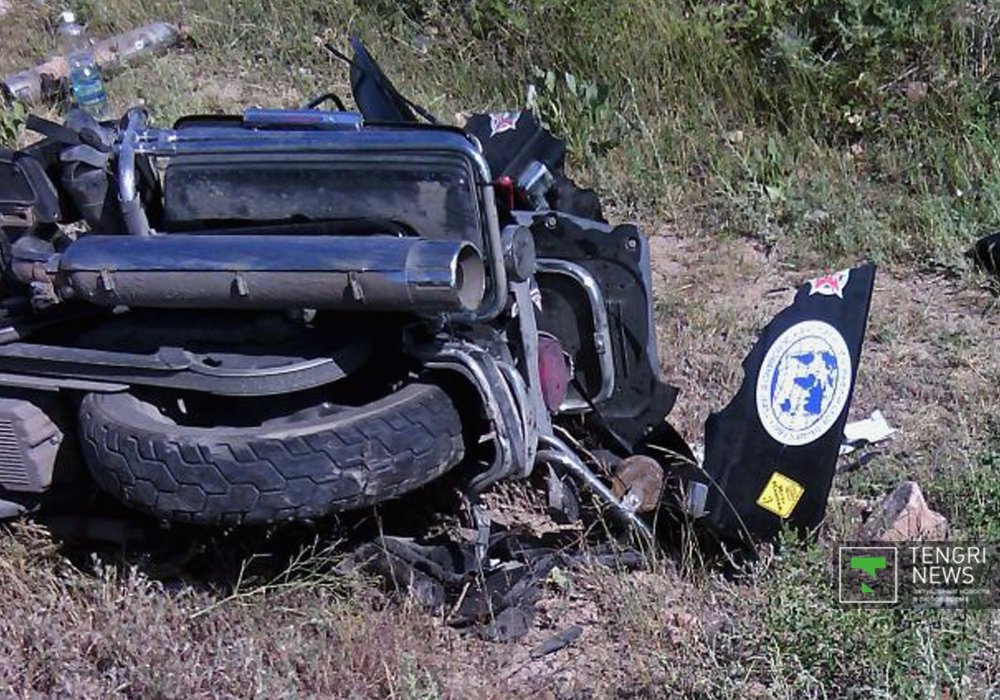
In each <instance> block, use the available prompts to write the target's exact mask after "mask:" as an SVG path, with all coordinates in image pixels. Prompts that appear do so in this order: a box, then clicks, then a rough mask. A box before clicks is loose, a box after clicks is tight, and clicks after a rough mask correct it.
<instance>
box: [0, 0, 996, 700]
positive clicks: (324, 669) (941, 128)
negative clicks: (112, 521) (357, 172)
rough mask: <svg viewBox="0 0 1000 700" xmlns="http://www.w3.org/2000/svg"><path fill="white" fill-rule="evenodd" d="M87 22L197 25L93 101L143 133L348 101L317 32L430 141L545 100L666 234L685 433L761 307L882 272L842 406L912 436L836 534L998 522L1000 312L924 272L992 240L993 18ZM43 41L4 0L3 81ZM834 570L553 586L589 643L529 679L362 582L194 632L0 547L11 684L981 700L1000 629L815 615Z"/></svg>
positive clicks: (361, 7) (924, 619)
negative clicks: (912, 507) (381, 77)
mask: <svg viewBox="0 0 1000 700" xmlns="http://www.w3.org/2000/svg"><path fill="white" fill-rule="evenodd" d="M74 6H75V7H76V9H78V10H79V11H80V13H81V15H82V16H84V17H89V18H92V20H93V25H94V28H95V31H96V32H98V33H106V32H111V31H116V30H120V29H125V28H128V27H131V26H134V25H135V24H137V23H140V22H143V21H146V20H149V19H153V18H156V19H160V18H162V19H168V20H171V21H174V22H178V23H181V24H184V25H186V26H187V27H188V29H189V33H190V37H191V43H190V46H188V47H187V48H185V49H184V50H182V51H174V52H171V53H170V54H168V55H166V56H163V57H159V58H157V59H155V60H153V61H151V62H148V63H145V64H143V65H141V66H138V67H136V68H134V69H132V70H129V71H127V72H124V73H123V74H121V75H119V76H117V77H115V78H114V79H113V80H112V81H111V82H110V84H109V91H110V94H111V97H112V100H113V101H114V102H115V105H116V107H118V108H123V107H125V106H126V105H127V104H129V103H131V102H133V101H134V100H135V99H137V98H139V99H142V100H144V101H145V103H146V105H147V107H148V108H149V109H150V111H151V112H152V114H153V115H154V117H155V118H156V119H157V120H159V121H160V122H161V123H169V122H170V121H171V120H172V119H174V118H175V117H177V116H179V115H181V114H184V113H187V112H191V111H220V110H232V109H235V108H238V107H239V106H242V105H246V104H266V105H275V106H282V105H283V106H290V105H294V104H298V103H300V102H301V101H302V100H303V98H304V97H306V96H308V95H311V94H315V93H318V92H320V91H322V90H325V89H329V88H333V89H336V90H339V91H340V92H341V93H346V92H347V88H346V80H345V71H344V70H343V68H342V66H340V65H337V64H336V63H334V62H332V61H330V60H329V59H328V58H327V57H325V56H324V55H323V53H322V52H321V51H319V50H318V49H317V46H316V41H317V39H318V38H330V39H332V40H333V41H335V43H341V44H342V43H343V38H344V37H345V35H346V34H348V33H349V32H359V33H361V34H363V35H364V37H365V38H366V40H367V41H368V42H369V44H370V46H371V48H372V49H373V51H374V52H375V54H376V55H377V56H379V58H380V60H382V61H383V63H384V64H385V67H386V69H387V72H388V73H389V74H390V75H392V76H393V77H394V78H395V79H396V80H397V82H398V84H399V85H400V86H402V87H403V88H404V91H405V92H407V93H408V94H410V95H411V96H412V97H413V98H414V99H416V100H418V101H420V102H422V103H424V104H426V105H427V106H429V107H430V108H431V109H432V110H433V111H435V112H436V113H438V114H440V115H442V116H443V117H445V118H446V119H450V118H452V116H453V115H454V114H455V113H456V112H458V111H459V110H477V109H483V108H487V107H492V108H498V107H502V106H509V105H514V104H518V103H520V102H522V100H523V96H524V94H525V84H526V83H527V81H528V80H533V81H534V82H535V84H536V86H537V106H538V109H539V110H540V112H541V113H542V114H543V116H544V117H545V118H546V120H547V121H548V122H549V123H550V124H551V125H552V126H553V128H555V129H556V130H557V131H559V132H560V133H561V134H562V135H564V136H565V137H566V138H567V140H568V141H569V143H570V145H571V149H572V153H571V160H572V167H573V169H574V172H575V174H578V175H579V176H580V177H581V178H582V179H584V180H586V181H587V182H589V183H591V184H593V185H595V186H597V187H598V188H599V189H601V190H602V192H603V193H604V195H605V196H606V198H607V200H608V201H609V202H610V203H611V205H612V207H613V209H614V210H615V211H616V213H617V214H618V215H620V216H631V217H637V218H639V219H640V220H642V221H644V222H646V223H647V224H648V228H649V230H650V232H651V233H652V234H653V246H654V252H655V255H656V259H655V262H654V265H655V272H656V276H657V292H658V301H659V304H660V308H661V309H662V314H661V318H660V321H661V324H660V326H661V334H662V336H663V343H664V345H665V346H666V348H667V352H665V353H664V357H665V358H666V359H665V371H666V372H667V373H668V375H669V377H670V379H671V380H673V381H675V382H676V383H678V384H679V385H681V386H682V388H683V389H684V390H685V395H684V396H685V398H684V400H683V402H682V404H681V406H680V407H679V409H678V411H677V413H676V414H675V415H674V417H673V418H674V420H676V421H677V422H678V423H679V424H680V425H681V427H682V429H683V430H684V432H685V433H686V434H687V435H688V436H689V437H691V438H694V439H697V437H698V431H699V427H698V426H700V424H701V421H702V420H703V419H704V416H705V414H706V413H707V411H708V410H710V409H711V408H712V407H716V406H717V405H718V402H719V400H720V397H721V396H725V395H727V393H728V392H730V391H731V390H732V389H733V388H734V387H735V386H736V384H738V382H739V380H740V375H739V368H738V360H739V357H740V355H741V354H742V352H743V350H744V349H745V348H746V347H747V346H748V344H749V343H750V342H751V339H752V337H753V333H754V331H755V329H756V328H758V327H759V326H760V325H761V324H762V323H764V322H765V321H766V319H767V318H768V316H769V314H771V313H773V312H774V311H775V310H776V308H777V307H778V306H780V304H781V303H782V300H781V299H779V298H774V297H767V296H765V292H766V291H767V290H769V289H772V288H776V287H780V286H783V285H787V284H790V283H794V282H795V281H797V280H800V279H801V278H802V277H803V276H804V275H805V273H804V272H803V269H804V268H806V267H808V266H810V265H812V266H816V265H817V263H818V262H819V261H822V264H823V265H831V264H834V263H840V262H842V261H845V260H853V259H856V258H858V257H862V256H867V255H871V256H874V257H877V258H879V259H881V260H885V261H887V262H888V268H887V270H888V274H885V275H883V278H882V281H880V283H879V289H878V298H877V301H876V307H875V310H874V312H873V317H872V326H871V334H870V339H869V344H868V346H867V348H866V360H865V364H864V366H863V367H862V370H861V376H860V379H859V381H860V384H859V389H858V398H857V406H856V414H857V415H862V414H863V412H864V411H867V410H871V409H872V408H875V407H880V408H883V409H885V410H886V411H887V413H888V415H889V416H890V419H891V420H894V421H896V422H898V423H899V424H900V425H901V427H902V428H903V433H902V437H901V438H900V440H898V441H897V443H896V444H895V445H894V446H893V448H892V449H891V450H890V452H889V454H888V455H887V456H886V457H885V458H883V459H880V460H878V461H876V462H875V463H874V466H872V467H870V468H869V469H867V470H863V471H862V472H859V473H857V474H853V475H850V476H849V477H845V478H842V479H840V480H838V484H837V489H838V490H837V494H836V495H837V498H838V500H835V502H834V506H833V508H832V513H831V517H830V520H829V522H828V523H827V525H826V526H825V530H824V538H825V541H828V540H830V539H832V538H834V537H836V536H838V535H842V534H844V533H846V532H849V531H850V528H851V527H853V526H854V525H856V522H857V519H858V513H857V512H856V508H855V509H854V510H852V508H854V507H855V506H854V505H852V504H855V505H856V503H857V502H856V499H858V498H872V497H875V496H877V495H878V494H879V493H881V492H882V491H883V490H884V489H885V488H886V487H888V486H891V485H892V484H893V483H894V482H895V481H896V480H898V479H899V478H903V477H906V476H914V477H917V478H919V479H920V480H921V481H922V482H923V483H924V484H925V486H926V487H927V491H928V498H929V499H930V500H931V501H932V504H933V505H935V507H938V508H940V509H942V510H944V511H946V512H947V513H948V514H949V515H950V516H952V519H953V522H954V523H955V524H956V526H957V527H958V528H960V529H964V530H965V531H969V532H973V533H990V534H996V533H997V532H998V529H1000V526H998V521H997V519H996V515H995V513H996V510H997V509H996V505H997V503H998V501H1000V493H998V489H997V488H996V487H995V486H993V484H994V483H995V471H996V458H995V457H994V456H993V452H992V451H991V450H989V449H988V448H987V447H986V446H987V445H988V444H989V442H990V440H991V439H992V438H991V436H992V435H993V432H994V431H993V425H992V423H991V421H990V420H989V414H990V413H991V412H992V411H994V410H995V407H996V400H995V388H994V387H995V386H996V382H997V380H1000V361H998V360H996V359H994V358H993V357H992V356H991V355H992V353H991V352H990V351H989V350H990V345H989V344H990V343H994V344H995V342H996V341H997V340H998V338H997V333H996V331H995V330H993V327H994V325H995V324H994V323H993V320H994V317H995V313H996V312H995V310H994V309H992V308H991V307H989V305H988V302H987V301H986V300H987V298H988V297H987V295H985V294H984V293H983V290H981V289H978V288H977V286H976V284H975V282H974V281H973V280H971V279H970V278H968V277H967V276H963V277H960V278H958V279H951V278H945V277H933V276H930V274H929V273H926V272H919V271H918V270H917V268H916V267H915V265H917V264H924V263H928V262H933V263H935V264H945V265H948V266H955V265H957V264H958V259H959V253H960V251H961V250H962V249H963V248H964V246H965V244H966V243H967V242H968V241H969V240H970V239H971V237H972V233H973V232H974V231H976V230H977V229H978V228H980V227H981V226H984V225H989V224H991V223H992V222H993V221H994V220H995V216H996V208H997V201H998V193H1000V181H998V180H997V168H996V158H997V154H996V149H995V146H994V143H993V139H992V136H991V126H992V117H993V107H992V105H993V95H992V92H991V90H992V84H993V75H992V60H993V48H992V43H991V39H990V36H991V32H990V30H991V29H992V27H993V26H994V24H995V23H996V19H995V17H994V16H993V14H991V10H990V8H991V7H992V6H991V5H988V4H986V5H972V4H968V5H966V4H964V3H948V2H923V3H920V2H914V3H910V2H902V0H901V1H900V2H888V1H885V2H862V1H861V0H857V1H854V0H841V1H838V2H833V3H829V2H828V3H820V2H804V3H795V4H791V3H782V2H769V3H759V2H749V3H742V4H739V5H731V4H729V3H725V2H716V3H708V4H696V5H691V6H688V5H686V4H684V3H680V2H676V1H675V0H673V1H672V0H665V1H662V2H654V0H635V1H634V2H627V3H626V2H597V1H596V0H594V1H590V2H587V1H583V2H573V1H571V0H534V1H533V2H505V1H503V0H495V1H493V2H489V1H485V2H484V1H480V2H458V1H457V0H455V1H453V2H449V1H448V0H438V1H437V2H435V1H434V0H424V1H423V2H419V1H417V0H409V1H408V2H388V1H387V0H368V1H367V2H362V1H361V0H358V1H357V2H336V3H335V2H327V3H311V2H310V3H307V2H302V1H298V0H291V1H289V2H281V3H278V2H267V1H265V0H230V1H229V2H208V1H207V0H204V1H201V2H198V1H192V0H170V1H168V2H163V3H152V2H146V1H145V0H133V1H131V2H124V0H103V1H100V2H98V1H95V2H89V3H75V4H74ZM830 8H835V9H837V10H838V12H836V13H831V11H830ZM50 19H51V17H50V16H48V15H47V14H46V13H45V12H44V11H43V10H39V9H38V7H37V6H36V5H35V4H34V3H31V2H28V0H21V2H20V3H17V4H16V7H15V10H14V12H13V13H12V14H11V15H9V16H8V17H5V18H3V19H2V20H0V71H3V72H6V71H7V70H11V69H15V68H20V67H22V66H24V65H28V64H30V63H31V62H32V61H34V60H35V59H38V58H41V57H43V56H44V55H45V54H46V53H47V52H48V51H49V50H51V48H52V40H51V37H50V36H49V34H48V33H47V32H46V27H47V25H46V21H47V20H50ZM567 73H568V74H571V75H572V78H567ZM918 84H926V85H927V95H926V96H925V97H921V96H920V92H921V91H920V88H919V85H918ZM663 222H669V223H666V224H665V223H663ZM733 234H739V236H735V235H733ZM970 494H971V495H972V497H971V498H970V497H969V496H970ZM826 555H827V552H826V551H825V549H824V548H823V546H819V547H816V546H813V547H806V548H804V549H791V550H789V553H786V554H785V555H784V556H783V557H782V558H780V559H778V560H775V561H773V562H769V564H770V566H765V567H763V571H761V572H757V573H755V575H754V577H753V580H752V582H751V583H749V584H741V585H733V584H730V583H725V582H722V581H720V580H717V579H716V577H715V576H714V575H713V574H711V573H707V574H706V573H701V572H698V571H696V570H695V571H692V570H688V569H686V568H685V567H683V566H682V567H680V569H681V570H680V571H678V570H675V568H674V566H673V565H671V564H665V565H662V566H658V567H657V568H656V569H655V570H654V571H653V572H651V573H649V574H644V575H634V576H624V577H623V576H617V575H614V574H609V573H607V572H593V573H592V574H591V575H588V576H572V577H570V579H569V581H568V583H567V582H563V583H562V584H561V585H559V586H555V587H554V588H553V590H552V591H551V592H550V595H549V596H547V598H546V601H545V610H544V615H543V622H548V623H549V624H551V625H552V627H553V628H560V627H561V626H563V625H565V624H567V623H568V622H572V621H578V622H581V623H585V624H586V626H587V632H586V637H585V640H584V641H585V644H582V645H580V646H579V647H578V648H577V649H574V650H571V651H569V652H566V653H565V654H563V655H561V656H556V657H552V658H551V659H548V660H543V661H542V662H532V661H530V660H529V659H528V658H527V650H528V649H530V646H531V643H533V642H535V641H539V639H540V638H541V637H542V636H544V634H545V632H544V631H540V632H538V633H537V634H536V636H535V637H533V638H532V639H529V640H528V641H527V642H525V643H524V644H521V645H517V646H515V647H514V648H512V649H507V648H503V647H496V646H495V645H484V644H480V643H478V642H476V641H474V640H469V639H467V638H465V637H461V636H459V635H458V634H456V633H454V632H452V631H450V630H447V629H445V628H443V627H442V626H441V625H440V624H439V623H438V622H437V621H435V620H432V619H428V618H426V617H425V616H421V615H417V614H413V613H411V612H410V611H409V610H407V609H406V608H405V607H404V608H400V607H399V606H389V607H388V608H385V607H384V606H383V605H382V604H381V602H380V601H379V600H378V599H377V598H373V597H372V595H371V594H370V593H366V592H365V589H364V588H363V587H358V586H356V585H355V584H354V583H352V582H339V583H336V584H335V585H334V584H331V583H330V582H329V581H327V580H326V579H321V581H320V583H323V584H324V585H316V583H317V581H316V579H315V578H311V577H310V576H308V575H306V576H299V577H298V578H296V579H295V580H296V581H298V582H301V583H302V585H293V586H288V587H280V588H278V589H269V590H266V591H261V592H260V593H259V594H257V595H251V596H248V597H247V598H245V599H241V600H239V601H237V602H228V603H225V604H223V605H221V606H219V607H217V608H214V609H212V610H211V611H210V612H209V613H207V614H205V615H201V616H199V617H196V618H194V619H191V618H190V616H191V615H192V614H194V613H196V612H197V611H199V610H202V609H204V608H205V607H206V606H211V605H212V604H213V603H214V602H217V601H218V600H219V599H220V596H221V595H222V594H221V593H214V592H212V591H211V590H209V591H205V590H202V589H200V588H190V587H186V586H180V587H178V588H176V589H174V590H171V591H167V592H165V591H164V590H162V589H161V588H160V586H159V585H158V584H155V583H151V582H149V581H148V580H147V579H146V578H145V577H144V576H143V574H141V573H132V572H130V571H124V572H123V571H119V570H117V569H102V570H100V571H99V572H98V575H96V576H86V575H81V574H80V573H78V572H77V571H76V570H75V569H74V568H71V567H69V566H68V565H67V564H66V563H65V562H64V561H63V560H61V559H60V557H59V555H58V554H56V553H54V552H53V551H52V548H51V546H50V545H49V544H48V541H47V539H46V538H45V537H44V536H41V535H39V533H37V532H34V531H30V530H28V531H24V530H22V531H19V532H18V533H15V534H14V535H12V536H9V537H5V538H3V540H2V543H0V561H2V562H3V564H2V565H0V590H4V591H5V592H8V594H7V595H6V596H5V597H4V598H3V602H2V604H0V640H2V641H0V649H2V651H3V653H0V687H2V685H7V686H8V687H9V689H10V690H11V691H12V692H14V693H17V694H30V693H31V692H32V691H33V690H34V691H39V692H43V693H47V692H56V693H59V692H66V693H70V694H86V695H90V696H98V695H101V694H104V693H106V692H109V691H114V690H117V692H119V693H122V694H126V695H131V696H136V697H139V696H142V697H148V696H153V695H157V694H159V695H163V696H176V697H187V696H191V695H193V694H197V693H216V694H219V695H249V694H254V693H256V694H259V695H262V696H268V697H272V696H281V695H296V694H298V695H309V694H313V695H354V696H358V697H364V696H375V695H388V696H396V697H436V696H440V695H450V696H486V695H495V696H498V697H503V696H507V695H510V694H514V693H517V694H522V695H524V694H533V693H535V692H543V691H545V692H555V693H556V694H558V695H572V694H574V693H577V692H580V691H582V690H584V689H588V688H589V689H593V690H594V691H595V692H596V693H597V694H598V695H600V696H604V695H609V694H612V693H613V692H614V691H615V689H616V688H618V689H621V690H622V692H624V693H625V695H627V696H629V695H638V696H643V695H646V696H657V695H663V694H670V692H671V691H673V692H676V693H683V694H686V695H699V694H700V695H701V696H702V697H724V696H727V695H731V694H741V695H745V696H748V697H752V696H754V695H757V696H759V697H789V698H790V697H808V696H813V697H823V696H831V697H840V696H844V695H845V694H846V692H847V690H848V688H851V687H856V688H858V689H859V691H858V692H859V693H860V696H861V697H872V696H895V697H915V696H926V697H938V694H939V692H940V688H942V687H945V686H946V687H948V688H951V689H952V690H951V693H952V696H953V697H954V696H956V695H959V696H960V695H965V694H968V695H976V694H983V693H987V692H989V691H988V690H987V688H993V691H994V692H996V690H997V687H998V685H997V684H998V682H1000V681H998V678H997V670H996V669H995V668H993V667H992V665H993V664H995V658H996V648H997V645H998V644H1000V640H998V639H997V636H996V631H995V627H994V628H993V630H992V631H991V630H990V627H989V625H990V623H991V621H992V622H993V623H995V619H994V618H991V617H989V616H985V615H976V614H969V615H962V616H959V615H954V614H953V615H942V614H929V613H928V614H911V613H903V614H897V613H884V614H857V613H852V612H844V611H841V610H839V609H837V608H836V606H834V605H832V604H831V603H830V602H829V591H828V589H827V588H826V585H825V574H824V573H823V572H824V566H825V557H826ZM325 584H330V585H325ZM991 635H992V636H991ZM970 650H971V652H973V653H972V655H971V656H970V655H968V654H966V653H965V652H967V651H970Z"/></svg>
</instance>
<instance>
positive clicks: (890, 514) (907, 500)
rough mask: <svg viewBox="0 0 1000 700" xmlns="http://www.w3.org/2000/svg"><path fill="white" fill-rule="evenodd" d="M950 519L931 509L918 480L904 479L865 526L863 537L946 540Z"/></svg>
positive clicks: (883, 540) (893, 540) (873, 538)
mask: <svg viewBox="0 0 1000 700" xmlns="http://www.w3.org/2000/svg"><path fill="white" fill-rule="evenodd" d="M947 534H948V519H947V518H945V517H944V516H943V515H941V514H940V513H937V512H935V511H933V510H931V509H930V508H929V507H928V506H927V501H925V500H924V494H923V492H921V490H920V486H919V485H917V483H916V482H915V481H904V482H903V483H902V484H900V485H899V486H897V487H896V489H895V490H894V491H893V492H892V493H890V494H889V495H888V496H886V498H885V500H884V501H882V502H881V503H879V504H878V505H877V506H876V507H875V510H874V511H873V512H872V514H871V516H870V517H869V518H868V520H867V521H865V524H864V525H863V526H862V527H861V533H860V535H861V539H863V540H874V541H880V542H907V541H914V540H943V539H944V538H945V537H946V536H947Z"/></svg>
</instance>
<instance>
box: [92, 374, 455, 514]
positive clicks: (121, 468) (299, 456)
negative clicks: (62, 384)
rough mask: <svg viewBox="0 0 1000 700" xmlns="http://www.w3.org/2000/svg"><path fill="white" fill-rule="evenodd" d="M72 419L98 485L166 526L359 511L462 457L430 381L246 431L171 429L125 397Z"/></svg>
mask: <svg viewBox="0 0 1000 700" xmlns="http://www.w3.org/2000/svg"><path fill="white" fill-rule="evenodd" d="M79 416H80V437H81V443H82V448H83V454H84V457H85V460H86V463H87V465H88V467H89V468H90V471H91V473H92V474H93V476H94V479H95V480H96V481H97V483H98V485H99V486H100V487H101V488H102V489H103V490H105V491H106V492H108V493H110V494H111V495H112V496H115V497H117V498H118V499H119V500H121V501H122V502H124V503H125V504H126V505H128V506H130V507H132V508H135V509H137V510H140V511H143V512H146V513H149V514H152V515H154V516H157V517H159V518H161V519H164V520H169V521H172V522H186V523H199V524H206V525H209V524H260V523H274V522H281V521H290V520H305V519H312V518H316V517H320V516H323V515H327V514H330V513H334V512H340V511H346V510H352V509H357V508H362V507H365V506H369V505H372V504H375V503H378V502H380V501H384V500H387V499H390V498H393V497H395V496H399V495H401V494H403V493H406V492H408V491H412V490H413V489H416V488H417V487H419V486H422V485H424V484H426V483H428V482H430V481H432V480H434V479H436V478H437V477H439V476H441V475H442V474H444V473H445V472H446V471H448V470H449V469H451V468H452V467H454V466H455V465H456V464H458V463H459V462H460V461H461V459H462V457H463V454H464V444H463V438H462V422H461V419H460V417H459V412H458V410H457V409H456V407H455V404H454V403H453V401H452V399H451V398H450V397H449V395H448V394H447V393H446V392H445V391H444V390H443V389H441V388H440V387H438V386H435V385H433V384H421V383H414V384H409V385H406V386H404V387H403V388H402V389H400V390H398V391H396V392H395V393H392V394H390V395H388V396H386V397H384V398H382V399H379V400H377V401H374V402H372V403H368V404H366V405H364V406H360V407H345V408H341V409H338V410H336V411H335V412H332V413H330V414H328V415H322V416H317V415H311V416H310V417H306V418H302V419H295V418H289V420H288V421H287V422H285V421H282V420H278V421H274V420H269V421H267V422H266V423H264V424H263V425H261V426H258V427H250V428H247V427H212V428H204V427H191V426H183V425H177V424H176V423H175V422H174V421H172V420H170V419H168V418H166V417H164V416H163V415H162V414H161V413H160V411H159V410H158V409H157V408H156V407H154V406H153V405H152V404H150V403H146V402H144V401H140V400H139V399H137V398H136V397H134V396H132V395H131V394H128V393H116V394H100V393H92V394H88V395H86V396H85V397H84V398H83V401H82V403H81V406H80V414H79Z"/></svg>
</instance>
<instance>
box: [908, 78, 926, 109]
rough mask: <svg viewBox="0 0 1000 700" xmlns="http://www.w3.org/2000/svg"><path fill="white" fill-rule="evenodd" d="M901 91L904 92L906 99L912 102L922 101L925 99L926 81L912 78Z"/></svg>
mask: <svg viewBox="0 0 1000 700" xmlns="http://www.w3.org/2000/svg"><path fill="white" fill-rule="evenodd" d="M903 92H904V93H906V99H908V100H909V101H910V102H912V103H913V104H917V103H918V102H923V101H924V100H925V99H927V83H925V82H923V81H921V80H912V81H910V82H908V83H907V84H906V87H904V88H903Z"/></svg>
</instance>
